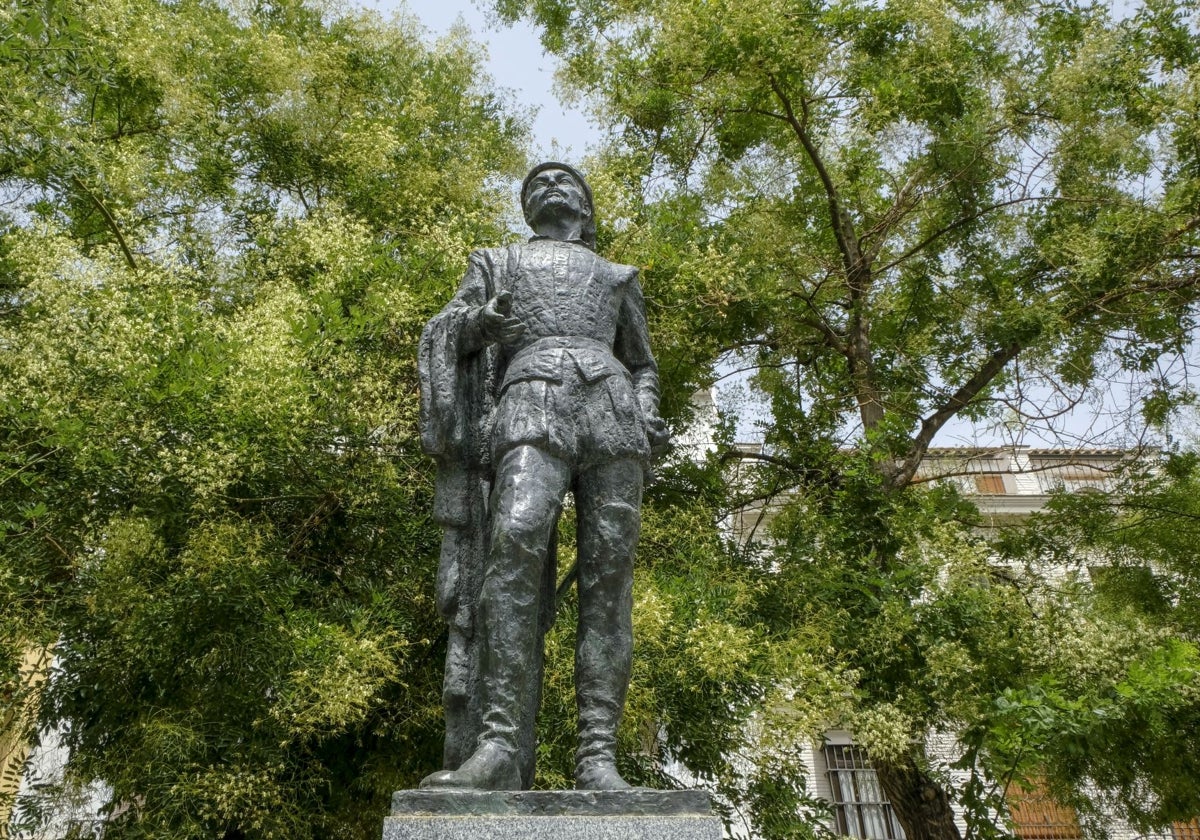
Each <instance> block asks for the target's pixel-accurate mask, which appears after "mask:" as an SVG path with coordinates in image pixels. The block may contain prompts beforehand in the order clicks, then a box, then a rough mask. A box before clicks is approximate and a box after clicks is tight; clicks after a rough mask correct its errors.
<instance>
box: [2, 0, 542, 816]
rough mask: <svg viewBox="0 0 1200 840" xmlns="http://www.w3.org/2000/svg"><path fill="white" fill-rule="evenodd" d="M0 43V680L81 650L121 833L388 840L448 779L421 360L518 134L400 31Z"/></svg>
mask: <svg viewBox="0 0 1200 840" xmlns="http://www.w3.org/2000/svg"><path fill="white" fill-rule="evenodd" d="M0 17H2V19H3V27H2V29H3V32H4V33H5V34H4V36H3V40H2V41H0V113H3V114H4V119H3V120H0V195H2V196H3V198H4V201H5V213H6V215H5V216H4V218H3V219H2V223H3V226H4V238H3V241H2V243H0V259H2V267H0V436H2V439H3V445H0V482H2V483H3V491H2V492H0V551H2V555H0V556H2V561H0V601H3V603H4V604H5V609H4V610H3V615H2V616H0V642H2V644H3V650H4V652H5V654H6V656H5V667H6V670H5V672H3V674H0V676H2V677H3V678H4V679H7V678H8V677H10V675H11V670H10V669H11V667H15V665H13V664H12V663H15V661H16V657H17V654H19V653H20V651H21V649H22V648H23V647H25V646H27V645H30V644H35V645H40V646H44V647H52V648H53V649H54V652H55V655H56V657H57V665H56V666H55V670H54V675H53V679H52V680H51V683H50V687H49V689H48V690H47V693H46V694H45V696H44V697H43V703H42V705H43V713H42V718H41V722H43V723H53V722H65V723H66V724H68V728H67V730H66V736H65V737H66V739H67V742H68V744H69V746H70V748H71V750H72V757H71V763H70V772H71V774H72V776H73V778H74V779H78V780H83V781H87V780H91V779H101V780H104V781H105V782H107V783H108V784H109V785H111V787H112V790H113V800H112V805H111V807H112V815H111V816H112V818H111V821H110V824H109V826H108V827H107V829H106V836H112V837H129V838H134V837H163V836H171V837H181V838H182V837H214V836H215V837H221V836H224V837H226V838H230V839H231V840H232V838H251V837H258V838H261V837H287V838H305V837H322V838H336V837H368V836H378V830H379V829H378V825H379V820H380V818H381V816H382V814H383V812H384V810H385V804H384V803H385V802H386V797H387V795H388V794H390V792H391V791H392V790H394V789H395V788H398V787H402V786H406V785H411V784H413V783H414V782H415V781H416V779H418V778H419V777H420V775H422V774H424V773H425V772H428V770H429V768H430V766H432V765H434V764H435V762H436V756H437V754H438V752H439V738H440V735H439V731H438V727H439V717H440V716H439V706H438V699H437V698H438V694H439V691H438V683H439V681H440V670H441V664H440V655H439V651H438V644H439V642H438V634H439V632H440V629H441V623H440V621H439V620H438V619H437V617H436V614H435V612H434V609H433V605H432V580H433V570H434V567H435V564H436V555H437V548H438V543H439V540H440V534H439V532H438V529H437V528H436V526H434V525H433V524H432V523H431V522H430V520H429V512H430V504H431V497H432V492H431V468H432V464H430V463H428V462H427V461H426V459H424V457H423V456H422V455H421V454H420V449H419V443H418V438H417V434H416V414H417V387H416V378H415V377H416V372H415V357H416V349H415V348H416V339H417V336H418V334H419V331H420V328H421V325H422V324H423V323H424V321H425V319H426V318H427V317H428V315H429V314H430V313H432V312H434V311H436V309H437V308H438V307H439V306H440V305H441V303H442V302H444V300H445V299H446V298H447V297H448V296H449V295H450V294H451V292H452V290H453V288H454V287H455V285H456V284H457V279H458V276H459V274H460V272H461V266H462V263H463V260H464V259H465V255H466V253H467V252H468V251H469V250H470V248H471V247H474V246H476V245H479V244H485V243H486V244H494V243H495V242H496V241H497V240H499V239H501V238H502V237H503V236H504V224H503V213H504V212H505V211H506V210H507V208H508V206H509V204H510V203H511V197H510V195H509V194H508V191H506V190H502V189H499V188H497V187H495V186H490V185H494V184H496V183H498V180H499V177H501V176H513V175H518V174H519V173H520V171H521V168H522V165H523V163H524V157H523V152H522V148H521V143H522V142H523V140H524V137H525V130H526V129H525V117H524V116H523V115H521V114H520V113H518V112H516V111H515V109H513V108H512V107H511V106H510V105H509V104H508V103H507V102H505V101H504V99H503V97H502V96H500V95H499V94H498V93H497V92H496V91H495V90H493V89H492V88H491V87H490V86H489V82H488V81H487V80H486V79H485V78H483V77H482V76H481V74H480V70H479V59H478V55H477V51H476V49H475V48H474V47H473V45H471V44H470V43H469V42H468V41H467V40H466V39H465V37H463V36H462V34H461V33H460V34H452V35H451V36H449V37H448V38H447V39H445V40H443V41H442V42H440V43H438V44H437V45H436V46H429V45H427V44H426V43H425V41H424V40H423V36H422V34H421V32H420V31H419V30H418V28H417V26H416V24H415V23H414V22H413V21H411V20H407V19H398V20H396V21H393V22H391V23H385V22H383V21H382V20H380V19H379V18H378V17H377V16H373V15H370V14H365V13H355V14H349V13H340V12H335V11H333V10H332V9H331V8H325V7H322V6H320V5H317V4H316V3H309V2H303V0H280V2H270V3H246V4H242V3H233V4H230V3H223V2H215V0H213V1H212V2H210V1H209V0H184V2H159V1H158V0H88V1H87V2H81V1H80V0H49V2H40V0H39V2H12V3H7V4H5V6H4V8H3V9H2V10H0ZM6 685H7V684H6ZM2 696H3V702H4V703H5V704H6V706H7V705H8V704H10V703H15V702H17V700H19V699H20V698H17V697H15V696H14V695H12V694H11V693H5V694H4V695H2ZM0 719H7V716H4V715H0Z"/></svg>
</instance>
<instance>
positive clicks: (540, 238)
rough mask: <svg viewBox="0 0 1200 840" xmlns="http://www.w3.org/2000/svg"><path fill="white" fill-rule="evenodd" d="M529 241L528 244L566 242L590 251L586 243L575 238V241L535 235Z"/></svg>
mask: <svg viewBox="0 0 1200 840" xmlns="http://www.w3.org/2000/svg"><path fill="white" fill-rule="evenodd" d="M529 241H530V242H567V243H569V244H571V245H582V246H583V247H584V248H587V249H588V250H589V251H590V250H591V248H590V247H589V246H588V244H587V243H586V242H584V241H583V240H582V239H579V238H578V237H576V238H575V239H555V238H554V237H553V236H542V235H541V234H535V235H533V236H531V237H529Z"/></svg>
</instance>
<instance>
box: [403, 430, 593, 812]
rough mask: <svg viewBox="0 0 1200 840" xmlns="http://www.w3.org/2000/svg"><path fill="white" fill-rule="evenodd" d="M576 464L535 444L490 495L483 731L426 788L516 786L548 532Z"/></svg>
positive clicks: (521, 452) (511, 461) (503, 461)
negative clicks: (453, 766) (458, 761)
mask: <svg viewBox="0 0 1200 840" xmlns="http://www.w3.org/2000/svg"><path fill="white" fill-rule="evenodd" d="M570 481H571V469H570V467H569V466H568V465H567V464H566V463H565V462H564V461H562V460H561V459H559V458H556V457H554V456H553V455H550V454H548V453H546V452H543V451H542V450H540V449H537V448H536V447H533V446H518V447H515V448H513V449H510V450H508V451H507V452H505V453H504V454H503V455H502V456H501V458H500V461H499V464H498V465H497V467H496V477H495V483H494V485H493V492H492V511H491V517H492V524H491V532H492V538H491V546H490V553H489V556H488V562H487V568H486V570H485V572H484V578H483V587H482V590H481V592H480V596H479V609H478V613H477V624H476V627H477V630H482V632H483V633H484V644H483V651H482V660H481V662H480V682H481V683H482V691H483V695H484V706H483V732H482V734H481V735H480V736H479V743H478V746H477V748H476V749H475V752H474V753H473V754H472V755H471V757H470V758H468V759H467V760H466V761H465V762H464V763H463V764H462V766H461V767H459V768H458V769H457V770H452V771H441V772H439V773H434V774H433V775H431V776H429V777H427V778H426V779H425V780H424V781H422V783H421V784H422V786H423V787H466V788H479V789H487V790H515V789H519V788H520V787H521V778H520V776H521V773H520V767H521V761H520V757H519V755H518V749H519V746H520V744H521V743H522V740H523V739H522V732H523V727H524V728H527V727H529V726H531V725H532V721H533V712H534V710H533V709H531V708H530V707H531V706H532V704H534V703H535V702H536V697H537V686H536V684H535V680H536V679H537V677H538V675H539V673H540V669H538V668H536V667H534V666H535V665H536V663H537V662H538V661H539V654H540V650H539V646H540V645H541V633H540V631H539V626H538V625H539V622H538V618H539V606H540V599H541V595H542V590H543V584H542V576H543V569H544V566H545V564H546V551H547V547H548V546H549V545H550V531H551V529H552V528H553V527H554V525H555V523H556V522H557V521H558V514H559V511H560V510H561V508H562V499H563V495H564V494H565V493H566V491H567V488H568V487H569V486H570Z"/></svg>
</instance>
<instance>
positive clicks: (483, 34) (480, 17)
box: [357, 0, 600, 163]
mask: <svg viewBox="0 0 1200 840" xmlns="http://www.w3.org/2000/svg"><path fill="white" fill-rule="evenodd" d="M357 2H358V4H359V5H360V6H362V7H363V8H367V9H374V10H376V11H379V12H380V13H382V14H384V15H391V14H392V13H394V12H396V11H397V10H400V9H405V8H406V9H407V10H408V11H409V12H411V13H412V14H413V15H415V16H416V17H417V19H419V20H420V21H421V22H422V23H423V24H424V26H425V27H426V28H427V29H428V30H429V34H430V36H431V37H434V38H436V37H437V36H440V35H443V34H445V33H446V32H447V30H449V29H450V27H451V26H453V25H454V24H455V22H456V21H459V20H461V21H462V22H463V23H465V24H466V25H467V27H468V28H469V29H470V30H471V35H472V40H473V41H475V42H476V43H481V44H483V45H484V46H485V47H486V48H487V52H488V60H487V65H486V66H487V68H488V72H489V73H490V74H491V75H492V78H493V79H495V81H496V83H497V84H498V85H499V87H501V88H505V89H507V90H509V91H511V92H512V94H513V96H514V98H515V100H516V102H517V103H518V104H520V105H522V106H525V107H528V108H533V109H536V111H537V115H536V117H535V118H534V122H533V145H534V149H535V151H536V152H538V153H539V154H540V155H541V156H544V157H547V158H553V159H556V160H565V161H566V162H568V163H575V162H578V161H579V159H580V158H582V157H583V156H584V154H585V153H586V152H587V151H588V148H589V146H591V145H594V144H595V143H596V142H597V141H598V140H599V136H600V135H599V131H598V130H597V128H596V127H595V126H594V125H593V124H592V123H591V122H590V121H589V119H588V117H587V116H586V114H585V113H584V112H583V111H582V110H581V109H580V108H577V107H567V106H564V105H562V104H561V103H560V102H559V101H558V99H557V97H556V96H555V90H556V87H557V83H556V82H555V80H554V66H555V61H556V60H555V59H554V58H552V57H551V56H549V55H546V54H545V52H544V51H543V50H542V45H541V43H539V41H538V38H537V34H536V33H535V32H534V30H533V27H531V26H529V25H528V24H526V23H519V24H517V25H515V26H511V27H509V26H503V25H501V24H499V23H496V22H492V21H489V13H485V12H484V11H483V10H481V9H480V6H479V5H478V4H477V3H473V2H472V0H410V2H407V3H405V2H404V0H357Z"/></svg>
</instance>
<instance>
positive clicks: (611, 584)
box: [575, 502, 639, 790]
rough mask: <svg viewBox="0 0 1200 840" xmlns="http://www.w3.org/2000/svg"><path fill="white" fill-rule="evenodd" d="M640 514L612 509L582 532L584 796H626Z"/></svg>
mask: <svg viewBox="0 0 1200 840" xmlns="http://www.w3.org/2000/svg"><path fill="white" fill-rule="evenodd" d="M638 518H639V517H638V511H637V508H636V507H633V506H631V505H628V504H623V503H619V502H618V503H611V502H610V503H608V504H605V505H603V507H601V508H600V509H599V516H597V517H595V521H594V522H590V523H588V524H587V525H584V524H582V523H581V524H580V552H579V553H580V567H579V628H578V632H577V634H576V644H575V699H576V702H577V703H578V704H579V750H578V752H577V753H576V755H575V787H576V789H577V790H623V789H626V788H629V787H630V785H629V783H628V782H626V781H625V780H624V779H623V778H621V774H620V773H619V772H617V764H616V751H617V727H618V726H619V724H620V722H621V713H622V712H623V711H624V708H625V693H626V691H627V689H628V688H629V676H630V671H631V668H632V663H633V618H632V611H633V572H632V566H633V546H634V543H635V542H636V541H637V530H638Z"/></svg>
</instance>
